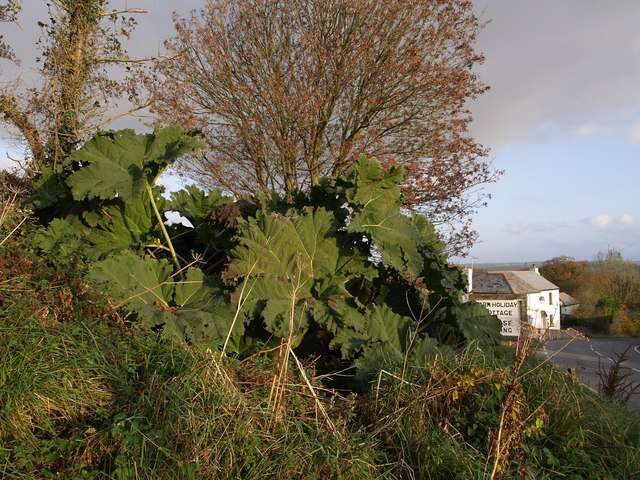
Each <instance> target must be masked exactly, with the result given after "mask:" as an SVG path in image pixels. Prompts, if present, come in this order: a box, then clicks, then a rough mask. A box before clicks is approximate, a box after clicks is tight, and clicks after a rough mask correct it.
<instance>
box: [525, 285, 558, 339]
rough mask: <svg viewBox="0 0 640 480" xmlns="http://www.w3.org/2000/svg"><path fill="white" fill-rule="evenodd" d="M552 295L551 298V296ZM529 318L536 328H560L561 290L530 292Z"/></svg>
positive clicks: (528, 302) (528, 303) (528, 298)
mask: <svg viewBox="0 0 640 480" xmlns="http://www.w3.org/2000/svg"><path fill="white" fill-rule="evenodd" d="M550 295H551V298H549V296H550ZM545 314H546V321H545ZM527 319H528V321H529V323H530V324H531V325H532V326H533V327H534V328H540V329H545V330H546V329H547V328H549V329H551V330H559V329H560V290H545V291H542V292H537V293H529V294H528V295H527Z"/></svg>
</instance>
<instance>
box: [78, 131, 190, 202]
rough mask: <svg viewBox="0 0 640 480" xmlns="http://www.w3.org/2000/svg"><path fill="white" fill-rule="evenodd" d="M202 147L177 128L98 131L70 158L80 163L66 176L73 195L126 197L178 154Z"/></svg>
mask: <svg viewBox="0 0 640 480" xmlns="http://www.w3.org/2000/svg"><path fill="white" fill-rule="evenodd" d="M201 147H202V142H201V140H200V139H198V138H196V137H194V136H192V135H190V134H187V133H186V132H185V131H184V130H183V129H182V128H180V127H167V128H162V129H157V130H156V131H155V132H154V133H152V134H148V135H138V134H136V133H135V132H134V131H133V130H121V131H117V132H106V133H99V134H98V135H96V136H95V137H94V138H93V139H91V140H90V141H89V142H87V143H86V144H85V145H84V146H83V147H82V148H81V149H80V150H78V151H76V152H75V153H74V154H73V155H72V156H71V158H70V161H71V162H75V163H76V164H78V165H80V167H81V168H79V169H78V170H77V171H76V172H74V173H73V174H71V175H70V176H69V177H68V178H67V183H68V185H69V186H70V187H71V191H72V193H73V198H74V199H76V200H83V199H92V198H100V199H112V198H116V197H117V198H120V199H123V200H125V201H126V200H129V199H131V198H135V197H136V196H138V195H139V194H140V192H141V191H142V190H143V189H144V187H145V184H146V183H148V184H153V182H154V181H155V178H156V176H157V175H158V174H159V173H160V172H161V171H162V169H164V168H165V167H166V166H167V165H169V164H170V163H171V162H173V161H175V160H176V159H177V158H178V157H180V156H181V155H184V154H187V153H191V152H193V151H195V150H197V149H199V148H201Z"/></svg>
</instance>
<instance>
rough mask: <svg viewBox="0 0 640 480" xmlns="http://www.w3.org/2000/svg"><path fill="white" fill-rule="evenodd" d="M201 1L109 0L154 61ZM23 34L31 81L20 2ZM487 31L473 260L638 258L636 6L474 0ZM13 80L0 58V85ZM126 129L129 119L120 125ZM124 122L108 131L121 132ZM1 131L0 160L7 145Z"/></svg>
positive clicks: (20, 40) (625, 2) (26, 23)
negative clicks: (133, 12) (497, 172)
mask: <svg viewBox="0 0 640 480" xmlns="http://www.w3.org/2000/svg"><path fill="white" fill-rule="evenodd" d="M203 1H204V0H181V2H174V1H171V0H127V1H125V0H113V1H112V4H113V5H114V6H116V7H121V6H123V5H125V4H128V6H129V7H140V8H146V9H148V10H149V12H150V13H149V14H148V15H145V16H143V17H141V19H140V26H139V27H138V29H137V31H136V33H135V36H134V37H133V39H132V42H131V44H130V45H131V47H130V50H131V51H132V53H134V54H136V55H141V56H146V55H152V54H154V53H156V52H158V51H160V50H161V48H162V40H163V39H164V38H166V37H168V36H170V35H171V32H172V22H171V12H172V11H173V10H177V12H178V13H179V14H187V13H188V12H189V11H190V10H191V9H194V8H198V7H200V6H201V5H202V4H203ZM23 3H24V7H25V8H24V12H23V15H22V17H21V22H20V27H19V28H16V27H5V26H0V33H3V34H4V35H5V38H7V39H9V40H11V41H12V43H13V44H14V45H15V46H16V52H17V54H18V56H19V57H20V58H22V59H23V64H22V69H21V72H22V73H21V77H20V81H21V82H22V83H23V84H24V85H29V84H30V83H31V82H33V78H34V74H33V72H34V71H35V66H34V64H33V63H32V62H31V59H33V58H34V57H35V48H34V46H33V38H35V37H36V36H37V35H38V29H37V27H36V26H35V25H36V20H37V19H39V18H42V17H44V16H45V13H46V11H45V7H44V4H45V2H44V1H42V0H24V2H23ZM474 4H475V9H476V12H477V14H478V15H479V16H480V18H481V19H482V21H483V22H484V23H485V25H484V28H483V30H482V32H481V34H480V36H479V38H478V43H477V48H478V50H479V51H481V52H482V53H483V54H484V55H485V57H486V61H485V63H484V64H483V65H482V66H480V67H479V68H478V73H479V75H480V76H481V78H482V80H483V81H484V82H485V83H486V84H488V85H489V86H490V87H491V89H490V90H489V92H488V93H486V94H485V95H483V96H482V97H481V98H480V99H479V100H477V101H476V102H474V103H472V104H470V105H469V107H470V109H471V110H472V112H473V115H474V123H473V125H472V130H471V133H472V134H473V135H474V137H475V138H476V139H477V140H478V141H479V142H480V143H482V144H483V145H485V146H487V147H488V148H489V149H490V152H491V153H490V159H491V162H492V163H493V165H494V166H495V167H496V168H498V169H502V170H504V171H505V174H504V176H503V177H502V178H501V180H500V181H499V182H498V183H496V184H492V185H489V186H487V187H486V188H485V192H486V193H488V194H491V200H490V201H489V204H488V207H486V208H482V209H480V210H479V211H478V213H477V214H476V215H475V217H474V225H475V228H476V229H477V230H478V232H479V235H480V237H479V241H478V243H477V244H476V245H475V246H474V248H473V249H472V251H471V259H472V260H473V261H476V262H535V261H542V260H545V259H548V258H552V257H554V256H558V255H569V256H573V257H576V258H578V259H590V258H592V257H593V256H594V255H595V254H596V253H597V252H598V251H600V250H605V249H608V248H616V249H618V250H620V251H621V252H622V253H623V255H625V256H626V257H627V258H631V259H634V260H640V155H639V154H640V88H639V87H640V29H638V28H637V23H638V20H639V19H640V1H637V0H616V1H615V2H603V1H601V0H475V2H474ZM12 76H15V72H14V71H12V70H11V68H10V67H9V66H8V65H7V64H6V63H0V79H4V80H6V79H7V78H11V77H12ZM120 123H121V124H127V126H132V125H133V126H135V122H134V121H132V120H127V121H125V122H120ZM119 126H122V125H119V124H118V125H116V127H119ZM7 143H8V142H7V139H6V136H3V135H2V132H0V165H7V163H8V161H7V155H6V153H5V152H6V151H7V150H9V151H10V155H11V156H12V157H14V158H19V157H20V151H19V150H16V149H15V148H13V147H12V146H11V145H7Z"/></svg>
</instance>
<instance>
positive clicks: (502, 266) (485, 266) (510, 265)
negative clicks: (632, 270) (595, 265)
mask: <svg viewBox="0 0 640 480" xmlns="http://www.w3.org/2000/svg"><path fill="white" fill-rule="evenodd" d="M632 262H633V263H635V264H636V265H638V266H640V260H632ZM456 264H457V265H460V266H462V267H473V268H477V269H481V270H524V269H529V268H532V267H541V266H542V265H543V264H544V261H541V262H503V263H500V262H496V263H480V262H462V263H457V262H456Z"/></svg>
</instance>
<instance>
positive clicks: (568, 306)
mask: <svg viewBox="0 0 640 480" xmlns="http://www.w3.org/2000/svg"><path fill="white" fill-rule="evenodd" d="M578 308H580V302H578V300H576V299H575V298H573V297H572V296H571V295H569V294H568V293H564V292H560V316H561V317H562V318H565V317H573V316H574V315H575V314H576V313H577V312H578Z"/></svg>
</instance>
